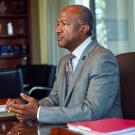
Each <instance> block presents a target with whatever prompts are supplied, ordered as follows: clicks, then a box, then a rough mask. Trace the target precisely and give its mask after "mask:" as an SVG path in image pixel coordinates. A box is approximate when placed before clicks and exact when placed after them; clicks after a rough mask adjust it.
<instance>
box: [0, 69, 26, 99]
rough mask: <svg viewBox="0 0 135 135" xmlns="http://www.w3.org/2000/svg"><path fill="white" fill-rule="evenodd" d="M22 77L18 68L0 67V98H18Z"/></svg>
mask: <svg viewBox="0 0 135 135" xmlns="http://www.w3.org/2000/svg"><path fill="white" fill-rule="evenodd" d="M20 92H24V90H23V78H22V73H21V70H19V69H0V98H19V97H20Z"/></svg>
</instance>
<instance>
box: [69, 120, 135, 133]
mask: <svg viewBox="0 0 135 135" xmlns="http://www.w3.org/2000/svg"><path fill="white" fill-rule="evenodd" d="M67 127H68V128H69V129H70V130H73V131H76V132H80V133H83V134H84V135H85V134H86V135H91V134H92V135H105V134H107V135H129V134H130V135H135V120H128V119H122V118H106V119H102V120H91V121H83V122H75V123H68V124H67Z"/></svg>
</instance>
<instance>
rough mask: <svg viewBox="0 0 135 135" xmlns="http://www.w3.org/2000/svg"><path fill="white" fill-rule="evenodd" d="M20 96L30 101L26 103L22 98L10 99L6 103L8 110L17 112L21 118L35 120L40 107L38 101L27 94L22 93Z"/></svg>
mask: <svg viewBox="0 0 135 135" xmlns="http://www.w3.org/2000/svg"><path fill="white" fill-rule="evenodd" d="M20 96H21V97H22V99H24V100H26V101H27V102H28V103H27V104H24V103H22V102H21V100H14V99H12V100H11V99H9V100H8V101H7V103H6V105H7V111H9V112H13V113H15V114H16V116H17V118H18V119H19V120H27V119H31V120H35V119H36V118H37V111H38V107H39V104H38V102H37V101H36V100H35V99H34V98H33V97H30V96H27V95H26V94H23V93H21V94H20Z"/></svg>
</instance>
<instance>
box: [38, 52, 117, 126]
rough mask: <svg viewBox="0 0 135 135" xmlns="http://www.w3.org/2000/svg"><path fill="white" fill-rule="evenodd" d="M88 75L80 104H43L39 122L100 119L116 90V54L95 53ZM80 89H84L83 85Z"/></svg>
mask: <svg viewBox="0 0 135 135" xmlns="http://www.w3.org/2000/svg"><path fill="white" fill-rule="evenodd" d="M87 74H88V78H86V79H87V81H88V86H87V90H86V96H85V98H84V99H82V101H81V103H79V104H78V105H74V106H70V107H60V106H52V107H44V106H42V107H41V109H40V112H39V121H40V122H43V123H53V124H54V123H68V122H76V121H85V120H92V119H99V118H101V117H102V116H103V115H105V114H106V113H107V112H108V111H109V109H110V108H111V106H112V104H113V102H114V99H115V97H116V95H117V93H118V89H119V72H118V66H117V63H116V59H115V57H114V56H113V55H112V54H108V53H103V54H101V55H98V56H96V57H95V58H93V62H92V64H91V68H90V70H89V71H88V73H87ZM81 81H83V80H81V77H80V79H79V80H78V82H77V85H78V88H79V85H80V84H81ZM76 88H77V86H76ZM81 88H82V91H83V90H84V89H83V86H82V87H81ZM85 88H86V87H85Z"/></svg>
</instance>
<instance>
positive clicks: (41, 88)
mask: <svg viewBox="0 0 135 135" xmlns="http://www.w3.org/2000/svg"><path fill="white" fill-rule="evenodd" d="M39 90H40V91H42V90H43V91H46V90H48V91H51V90H52V88H49V87H41V86H34V87H32V88H31V89H30V90H29V92H28V95H31V94H32V93H33V92H34V91H37V92H38V91H39Z"/></svg>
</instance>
